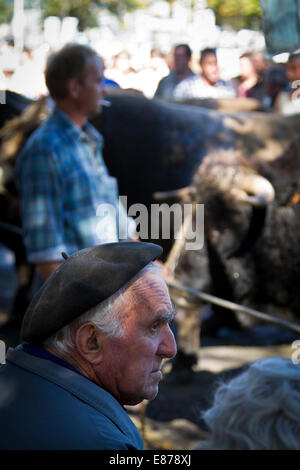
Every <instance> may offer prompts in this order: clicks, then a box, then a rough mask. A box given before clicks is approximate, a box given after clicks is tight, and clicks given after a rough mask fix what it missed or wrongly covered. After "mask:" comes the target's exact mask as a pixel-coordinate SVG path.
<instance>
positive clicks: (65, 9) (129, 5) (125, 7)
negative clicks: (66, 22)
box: [0, 0, 149, 30]
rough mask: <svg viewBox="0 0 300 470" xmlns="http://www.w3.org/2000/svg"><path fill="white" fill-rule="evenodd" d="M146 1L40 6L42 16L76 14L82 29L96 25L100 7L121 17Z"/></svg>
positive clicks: (84, 0)
mask: <svg viewBox="0 0 300 470" xmlns="http://www.w3.org/2000/svg"><path fill="white" fill-rule="evenodd" d="M0 1H1V0H0ZM148 3H149V2H148V0H104V1H102V0H72V1H70V0H40V7H41V10H42V15H43V17H44V18H45V17H47V16H58V17H60V18H64V17H65V16H76V17H77V18H78V19H79V25H78V26H79V29H81V30H83V29H85V28H88V27H94V26H97V25H98V22H97V16H98V15H97V13H98V12H99V9H100V8H106V9H107V10H109V11H110V12H111V13H113V14H115V15H117V16H118V17H120V18H121V17H122V15H124V13H125V12H127V11H133V10H136V9H137V8H145V7H146V6H147V5H148Z"/></svg>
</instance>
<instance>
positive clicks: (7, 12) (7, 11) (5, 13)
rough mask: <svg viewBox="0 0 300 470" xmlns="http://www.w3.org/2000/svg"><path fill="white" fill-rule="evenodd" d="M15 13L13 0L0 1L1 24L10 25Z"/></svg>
mask: <svg viewBox="0 0 300 470" xmlns="http://www.w3.org/2000/svg"><path fill="white" fill-rule="evenodd" d="M13 12H14V2H13V0H0V23H9V22H10V21H11V19H12V16H13Z"/></svg>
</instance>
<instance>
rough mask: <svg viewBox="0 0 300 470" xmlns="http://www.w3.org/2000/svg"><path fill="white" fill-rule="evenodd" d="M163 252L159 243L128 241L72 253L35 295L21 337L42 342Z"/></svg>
mask: <svg viewBox="0 0 300 470" xmlns="http://www.w3.org/2000/svg"><path fill="white" fill-rule="evenodd" d="M161 253H162V248H161V247H160V246H159V245H155V244H153V243H144V242H132V241H125V242H119V243H107V244H103V245H98V246H95V247H93V248H86V249H84V250H80V251H78V252H77V253H75V254H73V255H72V256H70V257H69V258H67V259H66V260H65V261H63V262H62V264H61V265H60V266H59V267H58V268H57V269H56V270H55V271H54V272H53V273H52V274H51V276H50V277H49V279H47V281H46V282H45V283H44V284H43V286H42V287H41V289H40V290H39V291H38V292H37V293H36V295H35V296H34V298H33V299H32V301H31V303H30V305H29V307H28V308H27V310H26V312H25V316H24V318H23V322H22V327H21V340H22V341H27V342H29V343H36V344H38V343H41V342H42V341H44V340H45V339H46V338H48V337H49V336H51V335H52V334H54V333H56V332H57V331H58V330H60V329H61V328H63V327H64V326H66V325H67V324H68V323H70V322H71V321H72V320H74V319H75V318H77V317H78V316H80V315H82V314H83V313H85V312H87V311H88V310H89V309H91V308H92V307H94V306H96V305H97V304H99V303H100V302H102V301H103V300H105V299H107V298H108V297H110V296H111V295H113V294H114V293H115V292H117V291H118V290H119V289H120V288H121V287H123V286H124V285H125V284H126V283H127V282H128V281H130V280H131V279H132V278H133V277H134V276H135V275H136V274H137V273H138V272H139V271H140V270H141V269H142V268H144V267H145V266H146V265H147V264H148V263H150V262H151V261H153V260H154V259H155V258H157V257H158V256H160V255H161Z"/></svg>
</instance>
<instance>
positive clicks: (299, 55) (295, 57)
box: [274, 50, 300, 116]
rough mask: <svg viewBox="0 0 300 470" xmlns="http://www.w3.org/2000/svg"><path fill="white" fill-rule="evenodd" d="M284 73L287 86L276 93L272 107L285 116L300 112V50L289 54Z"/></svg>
mask: <svg viewBox="0 0 300 470" xmlns="http://www.w3.org/2000/svg"><path fill="white" fill-rule="evenodd" d="M286 74H287V77H288V79H289V82H290V83H289V86H288V88H287V89H286V90H283V91H281V92H280V93H279V94H278V96H277V98H276V101H275V105H274V109H275V112H276V113H277V114H282V115H286V116H287V115H291V114H298V113H300V50H297V51H295V52H293V53H292V54H290V56H289V59H288V61H287V64H286Z"/></svg>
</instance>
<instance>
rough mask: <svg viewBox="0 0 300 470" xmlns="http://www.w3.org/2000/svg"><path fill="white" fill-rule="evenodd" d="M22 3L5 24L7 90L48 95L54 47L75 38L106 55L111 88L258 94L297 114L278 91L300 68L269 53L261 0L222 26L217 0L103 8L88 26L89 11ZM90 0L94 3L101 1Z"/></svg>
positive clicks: (1, 85)
mask: <svg viewBox="0 0 300 470" xmlns="http://www.w3.org/2000/svg"><path fill="white" fill-rule="evenodd" d="M22 1H23V0H15V2H16V5H15V12H14V14H13V16H12V20H11V21H10V22H8V23H4V22H3V23H2V24H0V89H2V90H4V89H9V90H12V91H15V92H17V93H21V94H23V95H25V96H27V97H29V98H33V99H35V98H38V97H40V96H43V95H45V94H47V90H46V86H45V82H44V76H43V71H44V68H45V64H46V60H47V57H48V55H49V53H51V52H52V51H53V50H56V49H58V48H60V47H61V46H62V45H63V44H65V43H66V42H70V41H76V42H81V43H84V44H88V45H90V46H92V47H93V48H95V49H96V50H97V52H98V53H99V54H100V55H101V56H102V57H103V59H104V62H105V68H106V70H105V77H106V79H107V85H108V86H119V87H120V88H122V89H134V90H137V91H139V92H141V93H143V94H144V95H145V96H146V97H147V98H152V97H154V96H155V97H160V98H163V99H169V100H178V99H180V100H182V99H189V98H232V97H243V98H255V99H257V100H259V101H260V103H261V105H262V106H263V107H264V108H265V109H266V110H268V111H275V112H278V113H283V114H287V113H288V114H290V113H293V112H297V106H296V109H294V108H295V107H294V106H292V107H287V106H285V103H284V100H283V101H282V100H279V99H277V97H278V94H279V93H280V92H282V91H284V92H286V93H291V91H292V84H293V82H295V81H297V80H298V79H300V74H299V72H297V71H295V70H294V72H290V70H289V61H288V57H289V55H288V54H287V53H286V54H280V55H278V56H275V57H268V56H267V54H266V52H265V39H264V35H263V34H262V32H261V20H260V14H259V1H258V0H252V1H246V0H244V1H243V2H240V9H241V8H242V6H243V5H244V3H245V8H246V6H247V5H248V7H247V8H248V10H245V11H250V10H249V8H250V6H251V7H252V9H253V11H252V10H251V11H252V14H251V15H249V17H247V16H245V17H243V22H242V20H241V18H240V23H239V22H238V23H236V22H237V21H238V18H235V19H234V17H231V16H228V19H227V23H226V22H225V24H221V25H220V21H219V18H218V15H219V11H218V9H217V8H213V6H214V3H216V2H213V1H202V0H199V1H196V2H190V1H185V0H181V1H172V2H170V1H160V0H157V1H151V2H146V3H147V5H146V3H145V5H143V8H140V9H136V8H134V6H132V11H126V10H124V11H122V12H121V13H120V12H119V14H116V12H113V11H110V10H109V9H100V10H99V11H98V10H97V14H95V15H94V20H95V19H96V26H93V27H88V26H85V24H84V21H83V20H82V18H84V19H85V20H86V15H85V16H84V15H83V16H82V18H81V17H80V15H79V17H75V16H74V17H73V16H65V17H63V18H60V17H59V16H53V15H50V16H47V17H45V18H43V16H42V13H43V9H42V8H38V6H39V5H40V6H42V5H43V2H31V3H33V6H34V8H24V2H23V3H22ZM20 2H21V3H20ZM48 3H49V4H50V5H51V2H50V0H49V1H48ZM52 3H53V2H52ZM88 3H89V4H90V7H91V6H92V4H94V3H97V2H92V1H90V2H88ZM108 3H110V2H108ZM115 3H120V2H115ZM125 3H126V2H125ZM127 3H128V2H127ZM133 3H137V2H133ZM221 3H222V2H221ZM224 3H232V4H235V3H236V2H224ZM123 6H124V5H123ZM136 6H137V4H136V5H135V7H136ZM140 6H141V5H140ZM209 6H211V7H212V8H209ZM254 8H256V10H254ZM21 12H22V13H21ZM255 12H256V13H255ZM223 13H224V12H223ZM225 13H226V12H225ZM254 13H255V14H254ZM230 14H232V13H230V11H229V12H228V15H230ZM0 15H1V12H0ZM225 19H226V15H225ZM229 20H230V21H229ZM233 20H234V21H233ZM250 20H251V21H250ZM235 23H236V24H235ZM87 24H88V23H87ZM247 24H248V26H249V27H248V28H247V27H245V26H247ZM235 26H237V27H235ZM239 26H241V27H240V28H239ZM176 45H177V46H178V45H183V46H184V47H183V48H177V47H175V46H176ZM207 52H211V53H210V54H207ZM213 62H214V63H213ZM290 68H291V67H290ZM164 77H169V78H170V79H171V81H172V80H173V85H174V86H173V85H172V86H171V88H170V86H169V85H170V80H169V82H168V80H167V81H166V80H164V81H163V82H161V80H162V79H163V78H164ZM210 80H211V82H210ZM182 81H184V83H180V82H182ZM203 81H204V82H205V83H203ZM207 81H208V83H207ZM166 83H167V88H166V87H165V84H166ZM168 83H169V85H168ZM179 83H180V86H179ZM204 84H206V85H207V84H210V85H211V86H210V87H207V86H203V85H204ZM166 90H168V91H166ZM294 91H295V90H294ZM297 101H298V102H299V100H297ZM295 104H297V105H298V103H297V102H296V100H295ZM298 107H299V105H298ZM287 108H288V109H287Z"/></svg>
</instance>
